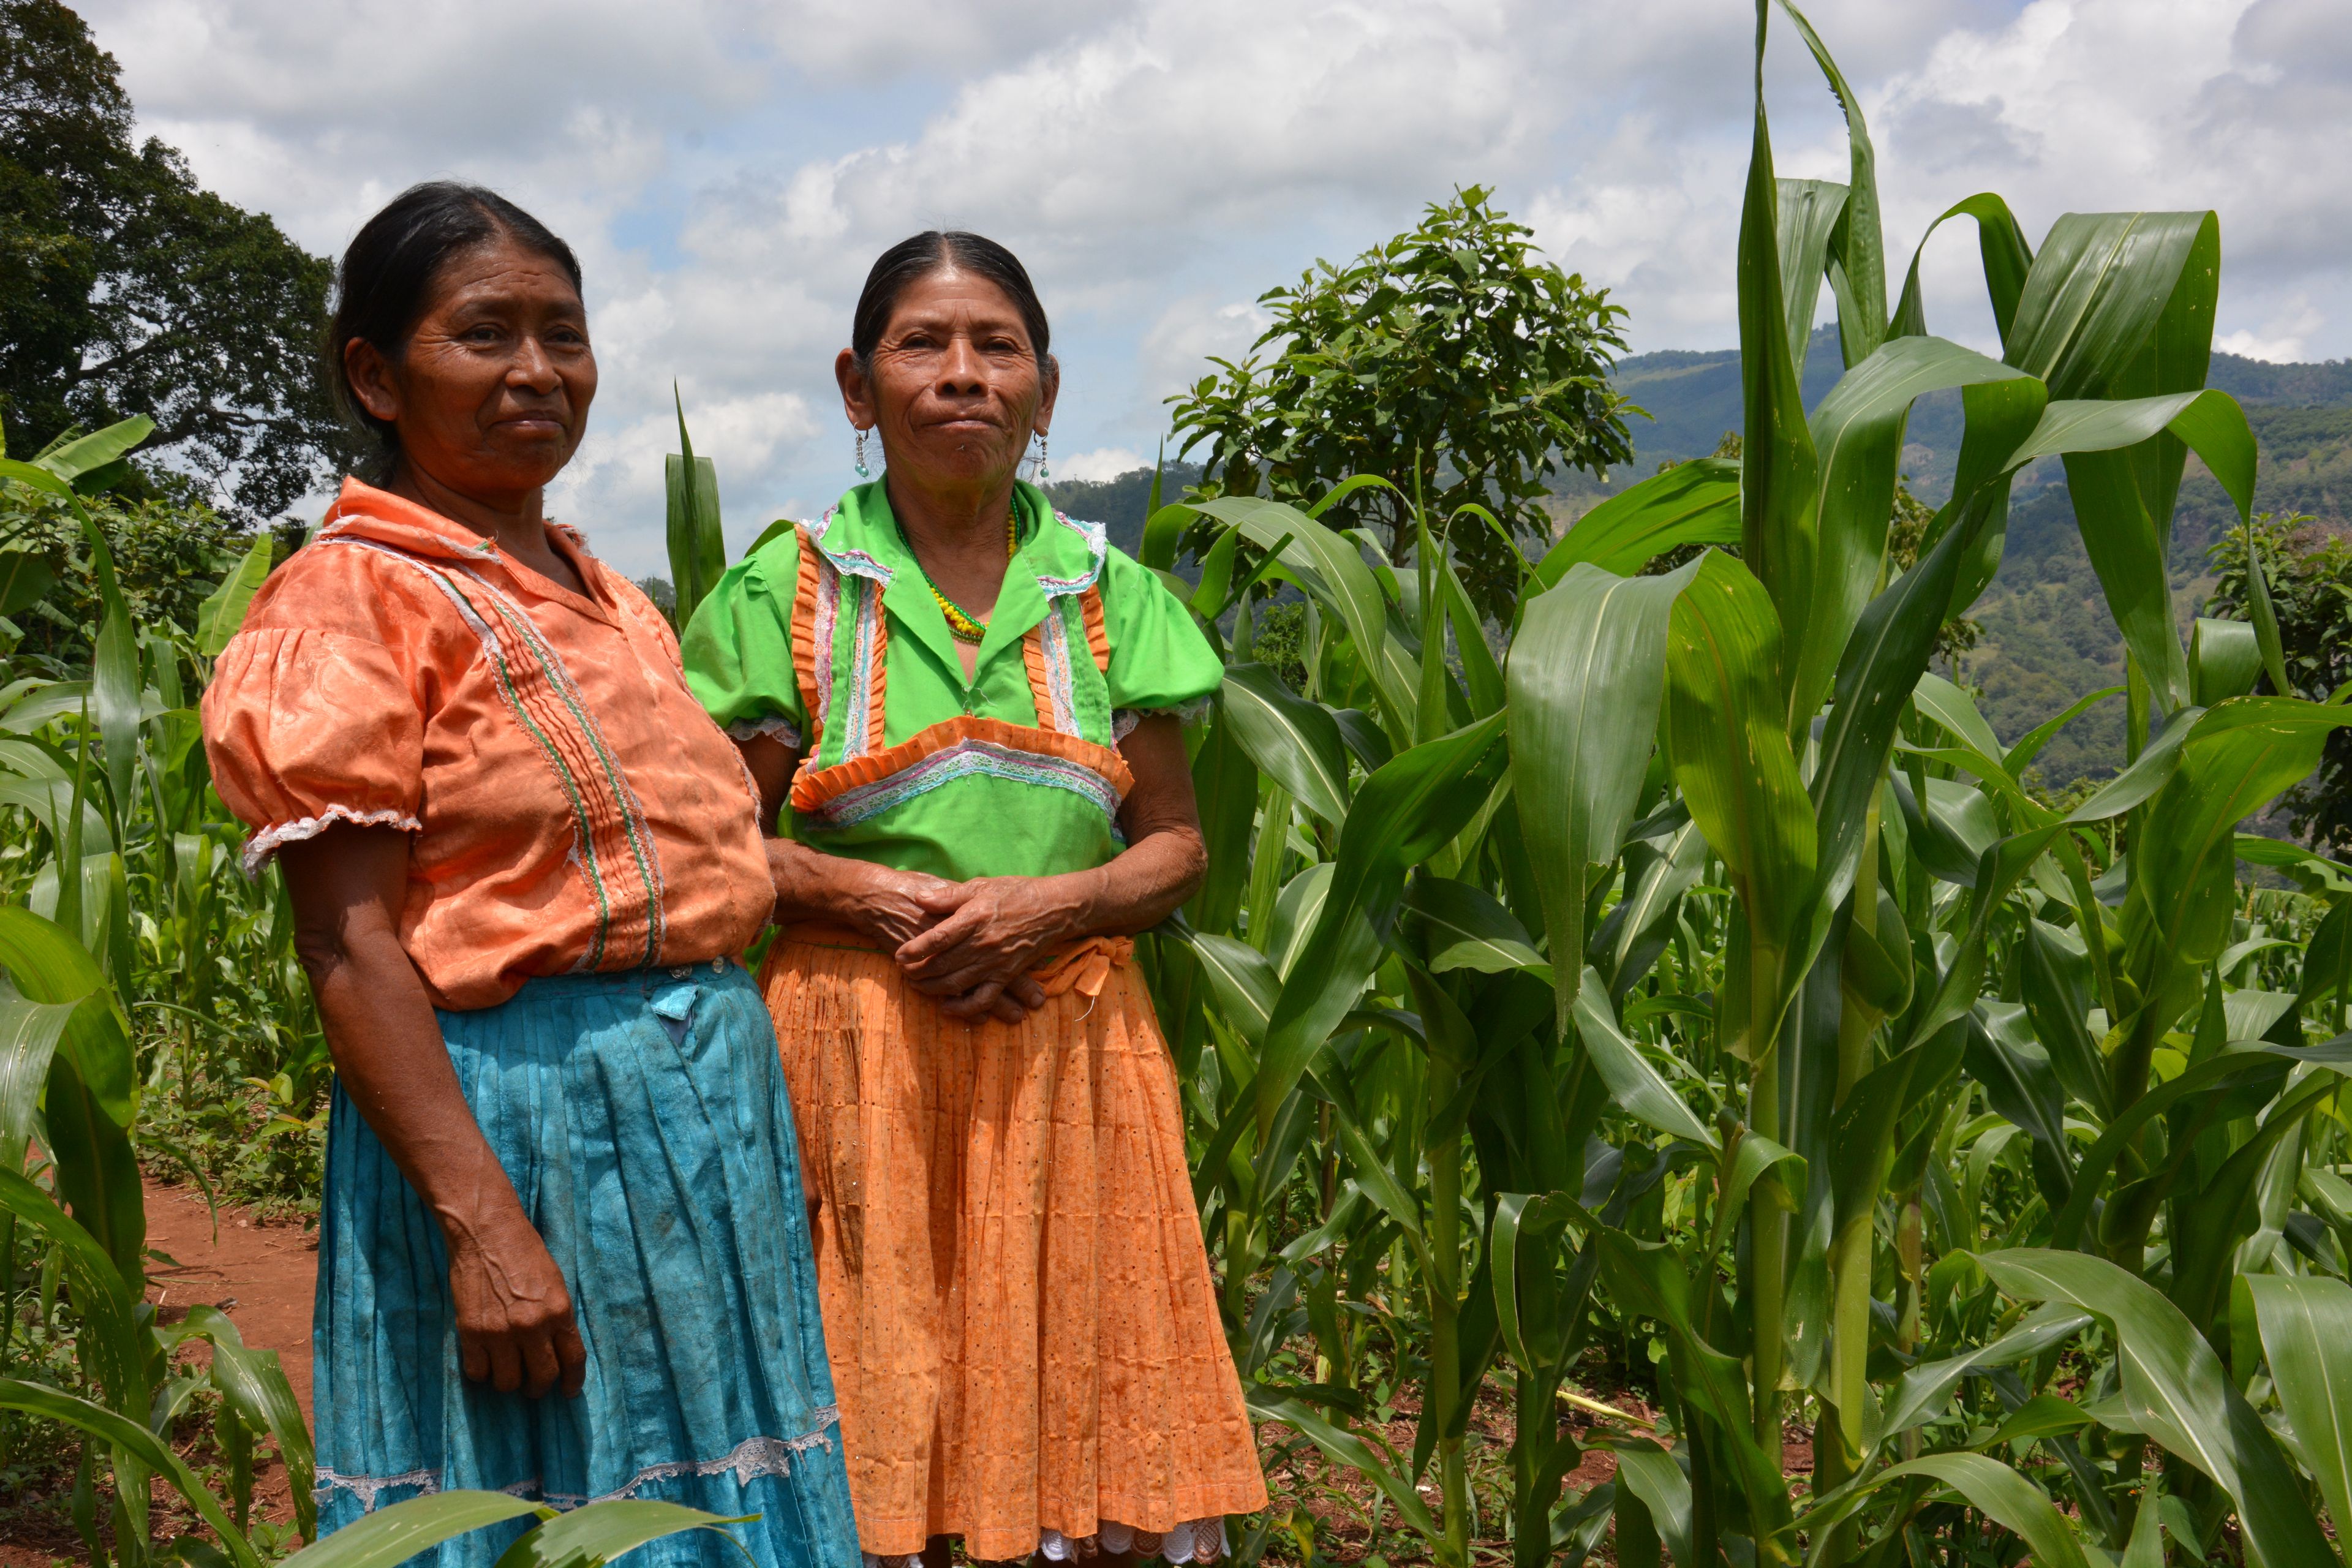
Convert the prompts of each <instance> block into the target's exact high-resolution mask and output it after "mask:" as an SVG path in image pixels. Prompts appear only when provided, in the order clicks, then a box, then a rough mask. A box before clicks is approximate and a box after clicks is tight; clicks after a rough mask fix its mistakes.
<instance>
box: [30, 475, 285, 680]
mask: <svg viewBox="0 0 2352 1568" xmlns="http://www.w3.org/2000/svg"><path fill="white" fill-rule="evenodd" d="M82 504H83V506H84V507H85V508H86V509H87V510H89V514H90V518H91V521H95V522H96V523H97V524H98V526H99V529H100V531H101V532H103V533H104V534H105V536H106V543H107V549H108V551H109V552H110V553H111V554H112V555H113V557H114V569H115V574H116V577H117V579H118V580H119V581H120V583H121V586H122V597H123V600H124V602H125V603H126V604H127V605H129V607H130V611H131V620H132V623H133V624H134V625H136V626H138V627H139V628H140V629H141V630H142V631H147V632H157V633H163V634H165V635H169V634H171V633H173V632H175V631H176V632H182V633H185V632H193V631H194V630H195V628H196V609H197V606H198V605H202V604H203V603H204V602H205V596H206V595H209V594H211V593H212V591H213V590H214V588H215V587H216V586H218V585H219V583H220V579H221V577H222V576H223V575H224V574H226V573H227V572H228V571H229V570H230V569H231V568H233V567H234V566H235V565H236V558H237V557H238V555H240V554H242V553H243V552H244V551H245V550H246V548H247V546H248V545H250V544H251V543H252V542H253V533H252V531H251V530H250V529H247V528H245V527H243V526H241V525H240V524H239V523H238V522H236V521H235V520H234V519H232V518H227V517H224V516H222V515H221V514H220V513H219V512H216V511H215V510H213V509H212V508H211V507H208V506H206V505H205V504H204V503H203V502H202V501H200V500H188V499H185V498H177V497H171V496H163V495H156V496H146V497H131V496H124V495H121V494H110V495H100V496H92V497H89V498H87V499H85V500H84V501H83V503H82ZM0 536H5V538H6V539H7V541H8V548H7V551H6V552H5V554H0V579H5V580H6V581H7V582H9V583H10V584H13V583H14V582H15V581H16V577H15V572H16V571H17V570H21V568H19V567H18V565H17V563H20V562H24V561H26V560H28V559H29V560H30V561H32V562H36V563H38V565H37V571H38V573H39V581H37V583H35V584H30V585H31V586H36V587H38V588H39V589H40V592H39V593H38V595H37V596H33V597H30V598H29V601H28V602H14V596H13V595H5V594H0V608H5V609H7V610H8V611H9V616H8V617H7V618H5V619H0V647H5V652H6V653H7V654H8V655H9V656H10V658H11V659H12V661H13V663H14V665H15V667H16V668H15V671H14V672H15V673H16V674H24V673H26V672H28V671H33V670H38V671H40V672H42V673H45V674H47V675H51V676H75V675H81V674H84V673H86V672H87V670H88V668H89V662H90V639H91V638H92V637H95V636H96V635H97V633H98V627H99V625H100V622H101V621H102V620H103V619H104V617H105V613H106V612H105V605H104V604H103V603H102V602H101V600H100V596H99V595H100V589H99V586H98V580H97V578H96V576H95V575H94V574H92V573H91V571H90V566H89V543H88V542H87V540H86V538H85V536H84V535H83V533H82V531H81V526H80V524H79V523H78V522H77V521H75V520H74V518H73V516H72V514H71V513H70V512H69V511H68V510H67V509H66V505H65V503H64V502H63V501H61V500H58V499H57V498H55V497H53V496H45V495H42V494H40V493H38V492H37V491H35V490H33V489H29V488H27V487H26V486H23V485H16V484H5V485H0Z"/></svg>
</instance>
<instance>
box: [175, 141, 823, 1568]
mask: <svg viewBox="0 0 2352 1568" xmlns="http://www.w3.org/2000/svg"><path fill="white" fill-rule="evenodd" d="M339 293H340V299H339V304H338V310H337V315H336V320H335V324H334V331H333V334H332V339H331V372H332V374H334V376H335V377H336V379H337V380H338V382H339V384H341V388H342V390H343V391H344V393H345V394H346V395H347V399H348V402H349V403H350V405H351V406H352V410H353V412H354V413H355V414H356V416H358V417H359V418H360V420H361V421H362V423H363V424H364V425H365V426H367V427H368V428H370V429H371V430H373V432H374V433H375V434H376V435H377V436H378V437H381V438H382V440H383V445H384V449H385V450H384V458H385V461H384V472H383V476H382V480H383V482H382V484H381V486H380V487H379V486H376V485H369V484H363V483H362V482H360V481H359V480H357V479H352V480H348V481H346V482H345V484H344V486H343V490H342V494H341V497H340V498H339V499H338V500H337V501H336V502H335V505H334V507H333V508H332V509H331V510H330V511H329V513H328V515H327V519H326V521H325V522H324V524H323V525H322V526H321V527H320V529H319V531H317V533H316V534H314V535H313V536H312V538H311V540H310V543H309V544H307V545H306V546H305V547H304V548H303V549H302V550H301V551H300V552H299V553H298V554H296V555H295V556H294V558H293V559H292V560H290V561H289V562H288V563H286V564H285V565H284V566H283V567H282V568H280V569H279V570H278V572H277V573H276V574H274V575H272V576H271V578H270V580H269V581H268V584H266V585H265V586H264V587H263V589H262V591H261V592H260V593H259V594H258V595H256V596H255V598H254V602H253V605H252V609H251V612H250V614H249V615H248V616H247V620H246V623H245V626H244V629H243V630H242V631H241V632H240V633H239V634H238V636H237V637H236V639H235V640H234V641H233V642H231V643H230V645H229V647H228V648H227V650H226V652H225V653H224V654H223V655H222V657H221V659H220V662H219V666H218V668H217V669H216V670H215V679H214V681H213V684H212V686H211V688H210V689H208V690H207V692H206V693H205V742H206V746H207V750H208V752H209V753H210V756H211V760H212V765H213V773H214V779H215V784H217V786H218V788H219V791H220V794H221V797H222V798H223V799H224V800H225V801H226V802H227V803H228V805H229V806H230V807H231V809H233V810H234V811H236V814H237V815H238V816H240V817H242V818H243V819H244V820H245V821H246V822H247V823H248V824H249V825H250V826H252V828H253V829H254V833H253V837H252V838H251V840H250V842H249V843H248V845H247V850H246V858H247V867H248V868H249V869H252V870H255V871H258V869H259V868H260V867H261V865H262V864H263V863H264V862H266V861H267V860H268V859H269V858H271V857H272V856H273V855H274V856H276V857H277V858H278V861H279V863H280V865H281V866H282V868H283V869H284V873H285V876H286V879H287V889H288V892H289V895H290V897H291V899H292V901H293V905H294V911H295V916H296V920H297V921H298V929H297V935H296V942H297V947H298V950H299V952H300V953H301V956H302V960H303V963H304V964H305V966H306V967H307V968H308V970H309V972H310V981H311V986H312V990H313V992H314V994H316V996H317V998H318V1004H319V1012H320V1019H321V1021H322V1022H323V1024H324V1026H325V1028H326V1032H327V1039H328V1044H329V1046H330V1047H331V1049H332V1051H333V1053H334V1058H335V1065H336V1068H337V1081H336V1089H335V1100H334V1107H333V1110H332V1114H331V1122H330V1128H329V1138H328V1156H327V1186H326V1194H325V1198H324V1202H323V1204H322V1205H321V1213H320V1230H321V1236H320V1268H319V1294H318V1303H317V1309H316V1319H315V1324H316V1326H315V1331H314V1336H315V1340H316V1350H317V1358H318V1361H317V1365H318V1386H319V1391H320V1393H319V1418H320V1419H319V1435H318V1451H319V1458H320V1468H319V1478H320V1483H321V1485H320V1501H321V1512H320V1518H321V1528H322V1530H325V1531H331V1530H333V1529H335V1528H336V1527H338V1526H340V1525H342V1524H346V1523H349V1522H350V1521H352V1520H353V1519H355V1518H357V1517H358V1516H359V1515H361V1514H362V1513H364V1512H366V1511H368V1510H372V1509H373V1508H374V1507H376V1506H377V1504H378V1503H379V1502H381V1501H383V1500H387V1499H392V1500H398V1499H401V1498H406V1497H411V1496H415V1495H417V1494H420V1493H424V1492H431V1491H436V1490H440V1489H446V1488H453V1487H467V1488H487V1489H499V1490H506V1491H512V1492H517V1493H520V1494H521V1495H524V1496H528V1497H532V1498H539V1499H544V1500H546V1501H548V1502H550V1503H551V1504H553V1505H555V1506H556V1507H559V1508H563V1507H571V1506H574V1505H576V1504H578V1503H580V1502H583V1501H586V1500H592V1499H596V1498H603V1497H644V1498H666V1499H668V1500H674V1501H678V1502H685V1503H689V1504H692V1505H695V1506H697V1507H700V1508H703V1509H707V1510H710V1511H712V1512H715V1513H719V1514H721V1515H729V1516H740V1515H744V1514H757V1515H759V1516H760V1518H759V1519H758V1520H756V1521H752V1522H751V1523H749V1524H746V1525H743V1526H739V1527H738V1531H739V1533H740V1538H741V1539H742V1540H743V1542H744V1544H745V1545H746V1546H748V1547H749V1548H750V1550H751V1554H752V1557H753V1560H754V1561H755V1562H756V1563H759V1564H761V1565H762V1568H768V1565H776V1568H800V1565H802V1564H807V1565H809V1568H856V1562H857V1544H856V1537H855V1533H854V1531H853V1528H852V1525H851V1521H850V1507H849V1496H848V1490H847V1484H846V1480H845V1476H844V1473H843V1468H842V1460H841V1455H840V1451H839V1445H838V1442H837V1440H836V1436H835V1430H834V1428H835V1423H836V1420H837V1417H836V1415H835V1411H834V1402H833V1393H832V1386H831V1380H830V1377H829V1375H828V1372H827V1367H826V1362H825V1353H824V1340H823V1337H822V1332H821V1329H820V1319H819V1312H818V1307H817V1300H816V1287H815V1277H814V1268H813V1265H812V1262H811V1258H810V1250H809V1239H808V1229H807V1221H806V1217H805V1213H806V1211H805V1206H804V1203H803V1195H802V1191H801V1185H800V1174H799V1170H798V1166H797V1163H796V1159H795V1153H794V1139H793V1126H792V1112H791V1109H790V1106H789V1104H788V1102H787V1101H786V1100H785V1098H784V1092H783V1084H782V1077H781V1076H780V1074H779V1072H778V1069H777V1058H776V1045H775V1037H774V1034H773V1031H772V1028H771V1026H770V1025H769V1021H768V1015H767V1010H766V1008H765V1007H764V1006H763V1005H761V998H760V994H759V992H758V989H757V988H756V987H755V986H754V985H753V984H752V983H751V977H750V976H749V975H748V974H746V973H744V971H743V970H742V968H741V967H740V964H738V963H736V962H735V959H734V956H733V955H734V954H735V953H737V952H740V951H741V950H742V948H743V947H744V946H745V945H746V944H747V943H748V942H750V941H751V938H752V937H753V936H754V935H755V934H756V933H757V932H758V931H759V930H760V929H761V926H762V925H763V924H764V923H765V922H766V921H767V919H768V917H769V914H770V912H771V910H772V907H773V904H774V899H775V894H774V889H773V887H772V884H771V882H770V879H769V875H768V870H767V862H766V857H765V854H764V851H763V849H762V847H761V835H760V828H759V822H758V817H757V815H756V806H757V795H756V791H755V789H754V787H753V786H752V784H751V781H750V779H749V778H748V777H747V775H746V774H745V773H744V770H743V766H742V763H741V762H740V759H739V758H738V756H737V755H736V753H735V751H734V748H733V747H732V746H730V744H729V742H728V740H727V738H726V736H725V735H723V734H722V733H721V732H720V731H719V728H718V726H717V725H715V724H714V723H712V722H711V721H710V720H709V719H708V718H707V717H705V715H704V714H703V712H702V710H701V708H700V707H699V705H698V703H697V702H696V701H695V700H694V698H693V697H692V696H691V695H690V694H689V693H688V690H687V689H686V685H685V681H684V679H683V675H682V672H681V670H680V668H679V665H678V654H677V642H676V640H675V639H674V638H673V637H672V636H671V635H670V631H669V628H668V626H667V625H666V624H665V623H664V621H663V620H662V618H661V616H660V615H659V613H658V612H657V611H656V610H655V608H654V607H653V605H650V604H649V603H647V602H646V598H645V596H644V595H642V594H640V593H639V592H638V591H637V590H636V589H635V588H634V587H633V586H631V585H630V584H628V583H627V582H626V581H625V580H624V579H623V578H621V577H620V576H619V575H618V574H615V573H614V572H612V571H611V570H609V569H608V568H606V567H605V566H604V565H603V564H602V563H599V562H598V561H597V560H596V559H595V558H594V557H593V556H592V555H590V554H589V553H588V552H587V549H586V547H585V544H584V542H583V541H582V539H581V537H580V535H579V534H577V533H575V532H573V531H571V530H569V529H565V528H562V527H559V526H557V525H555V524H553V523H551V522H550V521H548V520H547V519H546V518H545V517H544V516H543V514H542V513H541V497H542V494H543V489H544V487H545V485H546V484H547V482H548V481H549V480H550V479H552V478H553V477H554V476H555V474H556V473H557V472H558V471H559V470H560V469H561V468H562V467H563V465H564V464H565V462H567V461H568V460H569V459H570V458H571V457H572V452H573V451H574V450H575V449H576V448H577V447H578V445H579V442H580V437H581V434H582V431H583V426H584V425H585V422H586V418H587V413H588V406H589V403H590V400H591V399H592V398H593V396H594V395H595V390H596V364H595V358H594V355H593V352H592V351H591V349H590V347H589V341H588V330H587V316H586V311H585V309H584V307H583V304H582V302H581V297H580V270H579V264H578V263H577V261H575V260H574V259H573V258H572V252H571V250H570V248H569V247H566V246H565V245H564V244H563V242H562V241H561V240H560V239H557V238H556V237H554V236H553V235H551V234H550V233H549V232H548V231H547V230H546V229H545V228H544V227H542V226H541V225H540V224H539V223H538V222H536V221H535V220H534V219H532V218H531V217H530V216H529V215H528V214H526V213H524V212H522V211H520V209H519V208H517V207H515V206H514V205H511V204H510V203H508V202H506V201H504V200H502V199H501V198H499V197H498V196H496V195H492V194H491V193H489V192H487V191H482V190H478V189H473V188H469V187H465V186H459V185H454V184H432V185H421V186H418V187H417V188H415V189H414V190H412V191H410V192H408V193H407V194H405V195H403V196H401V197H400V198H399V199H398V200H396V201H394V203H393V204H392V205H390V206H388V207H386V208H385V209H384V210H383V212H382V213H380V214H378V215H377V216H375V217H374V218H373V219H372V220H371V221H370V222H369V223H368V225H367V226H366V227H364V228H363V229H362V230H361V232H360V234H359V236H358V237H357V238H356V239H354V240H353V241H352V247H351V249H350V251H349V252H348V253H347V254H346V256H345V257H344V259H343V265H342V268H341V279H340V289H339ZM551 1393H553V1394H557V1395H558V1396H557V1397H548V1395H549V1394H551ZM519 1528H520V1526H516V1527H511V1528H509V1530H507V1531H503V1532H500V1531H486V1532H478V1533H476V1534H474V1535H470V1536H466V1537H461V1538H460V1539H459V1540H457V1541H455V1542H449V1543H447V1544H446V1545H444V1546H443V1547H441V1548H440V1549H439V1558H440V1561H441V1562H442V1563H445V1564H454V1563H461V1562H472V1563H488V1562H490V1561H491V1560H492V1559H493V1558H494V1557H495V1555H496V1553H497V1552H498V1551H499V1548H500V1547H501V1546H502V1545H503V1544H504V1539H502V1537H503V1538H510V1537H511V1536H512V1535H513V1534H514V1533H515V1531H516V1530H517V1529H519ZM646 1551H647V1552H650V1553H651V1556H652V1558H653V1560H655V1561H660V1562H678V1563H724V1562H729V1561H732V1560H734V1559H735V1558H736V1557H737V1553H736V1551H735V1548H734V1547H733V1546H730V1545H728V1544H726V1543H723V1542H718V1541H717V1540H715V1539H714V1538H713V1537H712V1536H711V1535H709V1533H708V1532H705V1531H693V1532H689V1533H688V1534H686V1535H682V1536H673V1537H670V1538H668V1539H667V1540H666V1541H664V1542H657V1543H656V1544H655V1545H654V1546H652V1547H649V1548H646ZM420 1561H423V1559H420Z"/></svg>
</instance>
